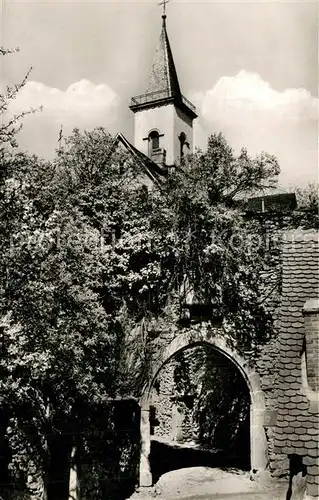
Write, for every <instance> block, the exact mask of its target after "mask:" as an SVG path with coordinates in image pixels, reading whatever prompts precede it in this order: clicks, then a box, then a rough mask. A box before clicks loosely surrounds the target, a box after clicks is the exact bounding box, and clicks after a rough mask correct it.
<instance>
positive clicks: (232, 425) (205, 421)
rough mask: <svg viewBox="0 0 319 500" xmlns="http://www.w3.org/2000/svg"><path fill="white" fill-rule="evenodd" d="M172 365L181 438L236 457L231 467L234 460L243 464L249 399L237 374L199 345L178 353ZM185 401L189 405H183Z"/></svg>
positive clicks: (225, 361)
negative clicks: (181, 429)
mask: <svg viewBox="0 0 319 500" xmlns="http://www.w3.org/2000/svg"><path fill="white" fill-rule="evenodd" d="M174 365H175V368H174V381H175V387H174V391H176V392H175V394H177V395H178V397H179V398H178V399H179V401H180V403H179V404H180V405H182V410H183V413H184V415H185V418H184V433H185V436H184V438H186V437H188V439H190V438H191V440H195V441H196V442H197V444H199V445H200V446H201V448H207V449H210V450H214V452H215V453H219V454H220V455H221V454H225V452H226V453H228V454H230V455H235V454H237V455H238V454H239V455H240V457H238V456H237V457H235V456H233V459H234V463H235V462H236V460H238V458H240V460H241V461H242V462H243V460H244V459H247V456H248V453H247V452H248V450H247V449H245V447H246V446H247V442H249V437H248V436H247V435H245V433H246V432H247V429H249V426H247V418H249V400H250V396H249V392H248V388H247V385H246V382H245V381H244V379H243V377H242V375H241V374H240V372H239V370H238V369H237V368H236V367H235V366H234V365H233V363H232V362H230V361H229V360H227V358H225V357H224V356H223V355H222V354H220V353H218V352H216V351H214V350H213V349H211V348H210V347H209V346H202V345H199V346H196V347H193V348H190V349H188V350H187V351H183V352H181V353H179V354H178V355H177V356H176V358H175V359H174ZM187 398H188V399H189V401H190V402H191V403H190V402H189V403H188V404H187ZM183 401H185V402H186V403H183ZM185 424H186V426H185ZM190 434H191V435H190ZM230 455H228V457H229V456H230ZM229 463H230V461H229ZM236 463H237V465H238V462H236ZM244 465H246V464H244V463H240V465H239V466H240V467H244Z"/></svg>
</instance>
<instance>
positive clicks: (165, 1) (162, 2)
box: [158, 0, 170, 17]
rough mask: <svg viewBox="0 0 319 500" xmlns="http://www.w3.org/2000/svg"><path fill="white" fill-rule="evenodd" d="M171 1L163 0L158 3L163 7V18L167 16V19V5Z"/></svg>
mask: <svg viewBox="0 0 319 500" xmlns="http://www.w3.org/2000/svg"><path fill="white" fill-rule="evenodd" d="M169 1H170V0H162V1H161V2H158V5H163V17H164V16H165V17H166V4H167V3H168V2H169Z"/></svg>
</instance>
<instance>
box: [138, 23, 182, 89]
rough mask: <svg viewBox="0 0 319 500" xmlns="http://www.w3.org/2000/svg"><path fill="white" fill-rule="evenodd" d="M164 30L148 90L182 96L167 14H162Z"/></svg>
mask: <svg viewBox="0 0 319 500" xmlns="http://www.w3.org/2000/svg"><path fill="white" fill-rule="evenodd" d="M162 20H163V22H162V31H161V35H160V39H159V43H158V46H157V49H156V52H155V57H154V59H153V64H152V69H151V72H150V75H149V79H148V84H147V88H146V92H147V93H149V92H163V94H165V97H181V90H180V86H179V81H178V77H177V72H176V68H175V63H174V59H173V54H172V50H171V47H170V43H169V39H168V36H167V31H166V15H165V14H163V15H162Z"/></svg>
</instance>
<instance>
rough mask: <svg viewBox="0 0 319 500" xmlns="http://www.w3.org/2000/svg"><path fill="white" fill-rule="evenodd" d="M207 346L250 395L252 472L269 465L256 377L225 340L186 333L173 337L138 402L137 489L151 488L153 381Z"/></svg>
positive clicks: (263, 411) (263, 409) (200, 332)
mask: <svg viewBox="0 0 319 500" xmlns="http://www.w3.org/2000/svg"><path fill="white" fill-rule="evenodd" d="M199 344H206V345H209V346H211V347H213V348H214V349H215V350H216V351H218V352H220V353H221V354H223V355H224V356H226V357H227V358H228V359H229V360H230V361H231V362H232V363H234V365H235V366H236V367H237V369H238V370H239V371H240V373H241V375H242V376H243V378H244V380H245V382H246V384H247V387H248V391H249V395H250V463H251V469H252V470H254V471H257V470H265V469H266V468H267V465H268V452H267V440H266V434H265V430H264V413H265V399H264V394H263V392H262V390H261V385H260V379H259V375H258V373H256V371H255V370H254V369H253V368H252V367H251V366H250V365H249V363H248V362H247V360H245V359H244V358H243V357H242V356H241V355H240V354H239V353H238V352H237V351H236V349H234V348H233V347H230V345H229V344H228V343H227V341H226V339H225V337H221V336H217V335H211V333H210V332H209V331H206V330H205V329H202V330H201V331H192V330H190V331H187V332H185V333H182V334H180V335H178V336H177V337H175V338H174V339H173V340H172V341H171V342H170V344H169V345H168V346H167V347H166V348H165V349H164V350H163V352H162V354H161V356H159V358H158V360H157V362H156V364H155V365H154V367H153V370H152V375H151V377H150V382H149V384H148V385H147V387H145V390H144V392H143V395H142V397H141V400H140V405H141V456H140V478H139V482H140V486H146V487H148V486H151V485H152V484H153V478H152V472H151V467H150V451H151V433H150V402H151V392H152V388H153V386H154V383H155V380H156V378H157V376H158V374H159V372H160V370H161V369H162V367H163V366H164V365H166V364H167V363H168V362H169V361H170V360H171V359H172V358H173V357H174V356H175V355H176V354H177V353H179V352H180V351H182V350H184V349H187V348H189V347H194V346H196V345H199Z"/></svg>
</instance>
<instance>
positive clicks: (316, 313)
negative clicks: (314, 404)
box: [303, 298, 319, 392]
mask: <svg viewBox="0 0 319 500" xmlns="http://www.w3.org/2000/svg"><path fill="white" fill-rule="evenodd" d="M303 315H304V321H305V338H306V367H307V383H308V386H309V389H311V390H312V391H314V392H319V366H318V365H319V363H318V359H319V298H316V299H310V300H307V302H306V303H305V305H304V307H303Z"/></svg>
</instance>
